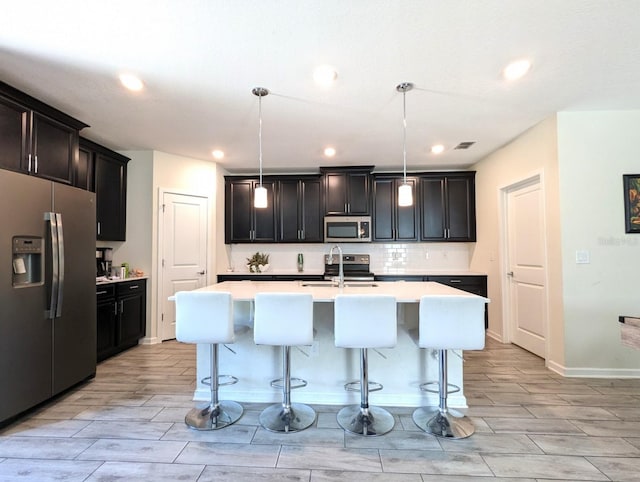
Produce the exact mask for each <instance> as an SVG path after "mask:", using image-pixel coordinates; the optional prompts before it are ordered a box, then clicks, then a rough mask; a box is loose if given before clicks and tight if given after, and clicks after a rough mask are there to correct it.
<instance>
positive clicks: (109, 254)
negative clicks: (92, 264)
mask: <svg viewBox="0 0 640 482" xmlns="http://www.w3.org/2000/svg"><path fill="white" fill-rule="evenodd" d="M112 263H113V248H96V277H98V276H106V277H107V278H110V277H111V264H112Z"/></svg>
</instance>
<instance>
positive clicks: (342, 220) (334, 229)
mask: <svg viewBox="0 0 640 482" xmlns="http://www.w3.org/2000/svg"><path fill="white" fill-rule="evenodd" d="M324 241H325V243H368V242H370V241H371V216H325V217H324Z"/></svg>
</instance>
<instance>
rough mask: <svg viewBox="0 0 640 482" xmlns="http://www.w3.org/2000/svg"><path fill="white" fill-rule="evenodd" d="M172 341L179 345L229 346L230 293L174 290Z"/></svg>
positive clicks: (232, 337) (230, 339) (231, 334)
mask: <svg viewBox="0 0 640 482" xmlns="http://www.w3.org/2000/svg"><path fill="white" fill-rule="evenodd" d="M175 299H176V340H178V341H181V342H183V343H206V344H218V343H233V341H234V335H233V305H232V300H231V293H227V292H222V291H178V292H177V293H176V295H175Z"/></svg>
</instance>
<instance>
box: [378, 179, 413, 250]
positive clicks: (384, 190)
mask: <svg viewBox="0 0 640 482" xmlns="http://www.w3.org/2000/svg"><path fill="white" fill-rule="evenodd" d="M403 182H404V177H403V176H401V175H400V176H398V175H394V176H387V175H374V177H373V241H417V240H418V231H419V230H418V212H419V209H418V194H417V192H416V187H417V185H418V182H417V179H416V178H415V177H407V183H408V184H409V185H410V186H411V188H412V189H413V199H414V202H413V205H411V206H398V187H399V186H400V184H402V183H403Z"/></svg>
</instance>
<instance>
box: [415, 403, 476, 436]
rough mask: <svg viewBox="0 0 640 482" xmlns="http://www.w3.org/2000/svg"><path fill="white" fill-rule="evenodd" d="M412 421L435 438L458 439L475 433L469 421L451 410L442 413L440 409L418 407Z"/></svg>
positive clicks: (464, 416)
mask: <svg viewBox="0 0 640 482" xmlns="http://www.w3.org/2000/svg"><path fill="white" fill-rule="evenodd" d="M413 421H414V422H415V424H416V425H417V426H418V427H419V428H420V429H421V430H424V431H425V432H427V433H430V434H432V435H435V436H436V437H446V438H453V439H459V438H466V437H468V436H470V435H472V434H473V432H475V427H474V426H473V422H472V421H471V419H470V418H469V417H467V416H466V415H463V414H462V413H460V412H458V411H457V410H452V409H447V410H446V411H442V410H441V409H440V407H420V408H417V409H416V410H415V411H414V412H413Z"/></svg>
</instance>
